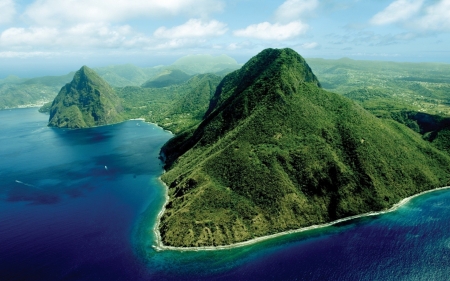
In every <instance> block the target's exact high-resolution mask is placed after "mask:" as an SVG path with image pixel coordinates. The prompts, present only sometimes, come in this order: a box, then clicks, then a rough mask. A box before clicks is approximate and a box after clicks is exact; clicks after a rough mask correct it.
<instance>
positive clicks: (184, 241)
mask: <svg viewBox="0 0 450 281" xmlns="http://www.w3.org/2000/svg"><path fill="white" fill-rule="evenodd" d="M162 155H163V156H164V158H165V160H166V170H167V172H166V173H165V174H164V175H163V176H162V180H163V181H164V182H165V183H166V184H167V185H168V187H169V190H168V196H169V200H168V202H167V204H166V206H165V212H164V214H163V215H162V216H161V218H160V224H159V231H160V235H161V240H162V243H163V244H164V245H167V246H174V247H203V246H220V245H229V244H234V243H239V242H243V241H248V240H251V239H255V238H257V237H262V236H267V235H271V234H276V233H280V232H284V231H289V230H293V229H299V228H303V227H308V226H311V225H317V224H325V223H328V222H331V221H335V220H338V219H341V218H346V217H351V216H355V215H359V214H364V213H369V212H373V211H381V210H387V209H389V208H391V207H392V206H393V205H395V204H396V203H398V202H399V201H401V200H402V199H403V198H406V197H409V196H411V195H414V194H417V193H420V192H423V191H426V190H430V189H433V188H436V187H440V186H446V185H448V183H449V175H450V173H449V172H450V157H449V156H448V154H446V153H444V152H441V151H439V150H437V149H436V148H435V147H433V146H432V145H431V144H430V143H429V142H426V141H425V140H423V139H422V138H421V137H420V135H419V134H417V133H415V132H413V131H412V130H410V129H409V128H407V127H406V126H404V125H401V124H399V123H397V122H395V121H393V120H382V119H379V118H376V117H375V116H374V115H372V114H371V113H369V112H368V111H366V110H364V109H363V108H362V107H361V106H359V105H357V104H356V103H355V102H353V101H351V100H349V99H347V98H345V97H342V96H340V95H337V94H334V93H331V92H327V91H325V90H323V89H322V88H321V86H320V83H319V81H318V79H317V78H316V76H315V75H314V74H313V72H312V71H311V69H310V67H309V66H308V64H307V63H306V62H305V60H304V59H303V58H302V57H301V56H300V55H299V54H297V53H296V52H295V51H293V50H291V49H281V50H280V49H266V50H264V51H262V52H261V53H260V54H258V55H257V56H255V57H253V58H252V59H251V60H250V61H249V62H247V63H246V64H245V65H244V66H243V67H242V68H241V69H240V70H237V71H235V72H232V73H230V74H228V75H227V76H226V77H225V78H224V79H223V80H222V82H221V83H220V84H219V86H218V87H217V89H216V92H215V94H214V96H213V97H212V99H211V101H210V105H209V108H208V110H207V112H206V114H205V116H204V118H203V121H202V123H201V124H200V125H199V126H198V127H197V128H196V129H194V130H190V131H186V132H185V133H182V134H178V135H177V136H176V137H174V138H173V139H172V140H170V141H169V142H168V143H166V144H165V146H164V147H163V149H162Z"/></svg>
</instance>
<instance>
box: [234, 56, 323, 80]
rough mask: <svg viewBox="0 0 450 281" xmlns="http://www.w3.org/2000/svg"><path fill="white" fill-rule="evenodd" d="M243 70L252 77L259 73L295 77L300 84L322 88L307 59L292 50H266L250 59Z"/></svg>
mask: <svg viewBox="0 0 450 281" xmlns="http://www.w3.org/2000/svg"><path fill="white" fill-rule="evenodd" d="M242 70H243V71H245V72H246V73H248V74H250V76H254V75H252V74H257V73H260V74H266V75H265V76H268V75H277V76H280V75H283V74H284V75H286V74H288V75H294V76H293V77H292V78H295V79H297V81H298V82H307V83H313V84H316V85H317V86H318V87H320V83H319V80H318V79H317V77H316V76H315V75H314V73H313V72H312V70H311V68H310V67H309V65H308V64H307V63H306V61H305V59H304V58H303V57H302V56H300V55H299V54H298V53H297V52H296V51H294V50H292V49H290V48H284V49H270V48H269V49H265V50H263V51H261V52H260V53H259V54H258V55H256V56H255V57H253V58H252V59H250V60H249V61H248V62H247V63H246V64H245V65H244V66H243V67H242Z"/></svg>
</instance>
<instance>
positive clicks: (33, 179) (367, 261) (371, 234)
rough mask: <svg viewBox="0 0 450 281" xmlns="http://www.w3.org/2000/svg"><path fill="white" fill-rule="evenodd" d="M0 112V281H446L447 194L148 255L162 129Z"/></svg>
mask: <svg viewBox="0 0 450 281" xmlns="http://www.w3.org/2000/svg"><path fill="white" fill-rule="evenodd" d="M47 118H48V115H44V114H41V113H39V112H37V109H36V108H28V109H16V110H4V111H0V249H1V251H0V280H230V279H235V280H366V279H367V280H447V279H448V278H447V277H448V275H449V274H450V266H449V265H450V224H449V223H448V220H449V219H450V191H448V190H442V191H436V192H432V193H428V194H425V195H422V196H420V197H417V198H414V199H412V200H411V201H410V202H408V203H407V204H406V205H404V206H402V207H400V208H399V209H398V210H396V211H395V212H392V213H387V214H383V215H376V216H370V217H363V218H358V219H355V220H351V221H346V222H343V223H339V224H336V225H333V226H329V227H324V228H320V229H314V230H310V231H306V232H302V233H296V234H288V235H285V236H282V237H277V238H274V239H270V240H266V241H262V242H259V243H256V244H253V245H249V246H244V247H239V248H233V249H226V250H218V251H198V252H179V251H159V252H158V251H155V250H154V248H153V247H152V246H153V244H154V238H155V237H154V234H153V226H154V224H155V222H156V216H157V214H158V212H159V210H160V209H161V207H162V205H163V203H164V194H165V190H164V186H163V185H162V184H161V182H160V181H159V180H158V178H159V176H160V175H161V173H162V171H163V170H162V166H161V163H160V161H159V160H158V159H157V157H158V153H159V149H160V147H161V146H162V145H163V144H164V143H165V142H166V141H167V140H168V139H169V138H170V137H171V134H170V133H168V132H165V131H163V130H162V129H161V128H159V127H157V126H155V125H152V124H147V123H144V122H143V121H142V120H130V121H127V122H123V123H120V124H115V125H110V126H104V127H97V128H92V129H85V130H66V129H55V128H48V127H46V123H47Z"/></svg>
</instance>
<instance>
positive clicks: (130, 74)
mask: <svg viewBox="0 0 450 281" xmlns="http://www.w3.org/2000/svg"><path fill="white" fill-rule="evenodd" d="M94 70H95V72H97V73H98V75H99V76H100V77H102V78H103V79H104V80H105V81H106V82H108V84H109V85H111V86H112V87H126V86H139V85H142V83H144V82H145V81H147V80H149V79H151V78H153V77H155V76H156V75H157V74H158V73H159V72H161V70H160V68H158V67H146V68H142V67H138V66H135V65H132V64H124V65H110V66H106V67H98V68H95V69H94Z"/></svg>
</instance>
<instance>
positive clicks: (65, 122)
mask: <svg viewBox="0 0 450 281" xmlns="http://www.w3.org/2000/svg"><path fill="white" fill-rule="evenodd" d="M121 111H122V106H121V104H120V100H119V98H118V97H117V95H116V93H115V92H114V90H113V89H112V88H111V87H110V86H109V85H108V83H106V82H105V81H104V80H103V79H102V78H100V76H98V75H97V73H95V72H94V71H93V70H92V69H90V68H88V67H87V66H83V67H82V68H81V69H80V70H78V71H77V72H76V73H75V76H74V77H73V80H72V82H70V83H68V84H66V85H65V86H64V87H63V88H62V89H61V91H60V92H59V93H58V95H57V96H56V98H55V100H54V101H53V103H52V106H51V109H50V118H49V123H48V125H49V126H54V127H63V128H86V127H92V126H100V125H106V124H111V123H116V122H119V121H122V120H123V117H122V116H121V114H120V112H121Z"/></svg>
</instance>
